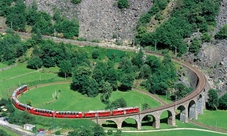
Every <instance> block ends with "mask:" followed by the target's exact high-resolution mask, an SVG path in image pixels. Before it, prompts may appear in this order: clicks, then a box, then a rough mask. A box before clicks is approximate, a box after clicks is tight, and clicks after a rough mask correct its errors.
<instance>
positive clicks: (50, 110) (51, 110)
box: [34, 108, 54, 112]
mask: <svg viewBox="0 0 227 136" xmlns="http://www.w3.org/2000/svg"><path fill="white" fill-rule="evenodd" d="M34 110H39V111H49V112H54V111H53V110H47V109H39V108H35V109H34Z"/></svg>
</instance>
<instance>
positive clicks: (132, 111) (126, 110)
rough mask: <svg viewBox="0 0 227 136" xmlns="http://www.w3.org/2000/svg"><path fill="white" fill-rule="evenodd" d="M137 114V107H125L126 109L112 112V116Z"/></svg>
mask: <svg viewBox="0 0 227 136" xmlns="http://www.w3.org/2000/svg"><path fill="white" fill-rule="evenodd" d="M137 112H139V108H138V107H127V108H118V109H115V110H113V113H112V114H113V115H114V116H116V115H122V114H130V113H137Z"/></svg>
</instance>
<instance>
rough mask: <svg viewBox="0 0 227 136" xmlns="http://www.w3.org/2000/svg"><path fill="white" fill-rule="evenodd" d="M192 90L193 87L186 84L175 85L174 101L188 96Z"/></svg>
mask: <svg viewBox="0 0 227 136" xmlns="http://www.w3.org/2000/svg"><path fill="white" fill-rule="evenodd" d="M192 90H193V88H188V87H186V86H185V85H184V84H182V83H178V84H176V85H175V92H174V94H173V95H172V97H171V98H172V100H173V101H175V100H176V99H177V100H179V99H181V98H184V97H185V96H187V95H188V94H189V93H190V92H191V91H192Z"/></svg>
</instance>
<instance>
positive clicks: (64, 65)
mask: <svg viewBox="0 0 227 136" xmlns="http://www.w3.org/2000/svg"><path fill="white" fill-rule="evenodd" d="M59 68H60V69H59V72H60V74H61V75H62V76H63V75H64V77H68V76H71V75H72V65H71V62H70V60H63V61H60V63H59Z"/></svg>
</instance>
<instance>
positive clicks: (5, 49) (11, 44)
mask: <svg viewBox="0 0 227 136" xmlns="http://www.w3.org/2000/svg"><path fill="white" fill-rule="evenodd" d="M7 32H8V33H7V34H5V35H4V37H3V38H2V39H0V48H1V50H0V56H1V58H0V62H7V63H8V64H12V63H14V62H15V60H16V58H18V57H20V56H22V55H23V54H24V53H25V52H26V50H27V47H26V46H25V44H24V43H23V42H22V41H21V38H20V37H19V35H17V34H15V33H14V32H12V31H11V30H7Z"/></svg>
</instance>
